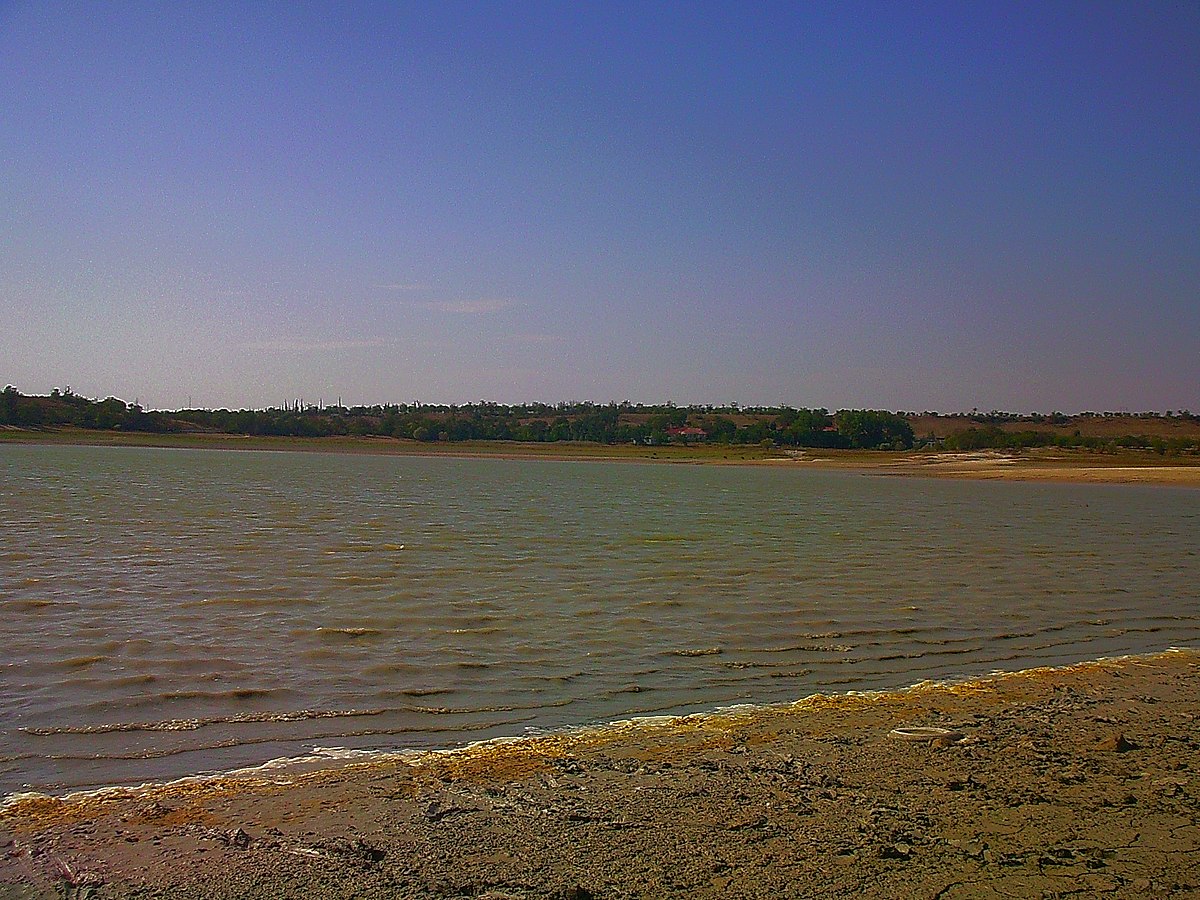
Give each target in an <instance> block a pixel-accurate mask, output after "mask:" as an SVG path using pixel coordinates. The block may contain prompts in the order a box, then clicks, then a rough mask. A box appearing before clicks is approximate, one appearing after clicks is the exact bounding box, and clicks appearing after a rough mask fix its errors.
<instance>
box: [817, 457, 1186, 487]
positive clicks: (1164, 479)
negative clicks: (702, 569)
mask: <svg viewBox="0 0 1200 900" xmlns="http://www.w3.org/2000/svg"><path fill="white" fill-rule="evenodd" d="M794 461H795V462H796V463H798V464H807V465H809V466H811V467H813V468H820V469H847V470H854V471H861V472H866V473H870V474H876V475H891V476H897V477H924V478H968V479H977V480H1000V481H1056V482H1067V483H1073V484H1157V485H1169V486H1175V487H1192V488H1196V487H1200V464H1198V463H1197V461H1195V460H1190V459H1182V458H1180V459H1175V460H1174V461H1172V462H1171V463H1170V464H1166V463H1164V462H1163V461H1162V460H1161V458H1156V457H1154V456H1153V455H1151V454H1149V453H1129V454H1121V455H1116V456H1106V455H1104V454H1098V453H1081V452H1071V451H1066V452H1064V451H1027V452H1025V453H1004V452H1000V451H992V450H983V451H977V452H970V453H922V452H916V453H903V454H900V453H879V454H875V453H871V452H870V451H851V452H848V453H843V454H840V455H832V454H816V455H809V454H803V453H797V454H795V455H794Z"/></svg>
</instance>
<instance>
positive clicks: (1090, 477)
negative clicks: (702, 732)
mask: <svg viewBox="0 0 1200 900" xmlns="http://www.w3.org/2000/svg"><path fill="white" fill-rule="evenodd" d="M4 444H47V445H70V446H102V447H147V448H158V449H191V450H240V451H247V450H250V451H275V452H301V453H350V454H367V455H372V456H419V457H427V458H438V457H441V458H446V459H510V460H537V459H540V460H555V461H569V462H582V461H591V462H640V463H664V464H669V463H675V464H686V465H733V466H770V467H784V468H812V469H836V470H843V471H853V472H859V473H862V474H866V475H886V476H895V477H923V478H971V479H983V480H993V479H999V480H1008V481H1058V482H1074V483H1080V484H1159V485H1170V486H1175V487H1193V488H1200V458H1197V457H1190V456H1179V457H1164V456H1160V455H1158V454H1154V453H1151V452H1148V451H1125V452H1122V453H1119V454H1107V453H1093V452H1088V451H1079V450H1050V449H1037V450H1027V451H1024V452H1020V453H1013V452H1003V451H996V450H981V451H973V452H961V453H949V452H929V451H924V450H917V451H904V452H897V451H875V450H789V449H782V448H777V447H776V448H763V447H759V446H743V445H735V446H728V445H719V444H692V445H686V446H680V445H671V446H656V447H646V446H637V445H633V444H612V445H609V444H587V443H533V444H529V443H525V444H522V443H517V442H513V441H464V442H462V443H453V444H451V443H445V444H438V443H433V444H430V443H417V442H415V441H401V440H395V439H393V438H356V437H327V438H291V437H247V436H245V435H221V434H141V433H123V432H112V431H87V430H83V429H78V428H55V429H45V430H37V431H34V430H25V429H14V428H11V427H9V428H0V446H3V445H4Z"/></svg>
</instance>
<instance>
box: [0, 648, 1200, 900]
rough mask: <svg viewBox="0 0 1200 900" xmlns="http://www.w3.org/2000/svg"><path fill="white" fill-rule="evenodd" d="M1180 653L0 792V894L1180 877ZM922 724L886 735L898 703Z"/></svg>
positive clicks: (1184, 887)
mask: <svg viewBox="0 0 1200 900" xmlns="http://www.w3.org/2000/svg"><path fill="white" fill-rule="evenodd" d="M1198 689H1200V654H1197V653H1196V652H1193V651H1173V652H1168V653H1164V654H1158V655H1153V656H1144V657H1127V658H1124V659H1121V660H1111V661H1099V662H1093V663H1085V664H1081V665H1077V666H1073V667H1068V668H1063V669H1034V670H1029V671H1027V672H1024V673H1019V674H1014V675H1003V676H992V677H986V678H980V679H976V680H972V681H968V682H963V683H960V684H956V685H933V684H923V685H918V686H916V687H913V688H910V689H907V690H904V691H898V692H891V693H883V694H867V695H849V696H833V697H820V696H818V697H813V698H809V699H807V700H804V701H800V702H798V703H796V704H791V705H787V706H782V707H771V708H765V709H764V708H750V709H743V710H734V711H728V712H725V713H722V714H716V715H710V716H689V717H683V718H675V719H668V720H662V721H658V722H654V723H629V724H625V725H618V726H614V727H607V728H601V729H582V730H575V731H571V732H564V733H559V734H552V735H546V736H541V737H534V738H524V739H520V740H516V741H511V742H499V743H491V744H486V745H480V746H476V747H471V748H465V749H462V750H459V751H455V752H448V753H447V752H443V753H424V754H412V755H406V756H392V757H387V758H382V759H374V760H369V761H354V760H350V761H347V762H346V763H345V764H343V765H341V766H340V767H335V768H325V769H320V770H316V771H307V772H304V771H287V770H272V771H266V772H259V773H257V774H255V775H243V776H239V777H225V778H217V779H208V780H199V781H190V782H188V781H184V782H176V783H172V784H169V785H163V786H159V787H147V788H142V789H138V790H114V791H109V792H107V793H101V794H87V795H75V796H72V797H68V798H66V799H54V798H48V797H42V796H33V797H26V798H24V799H17V800H15V801H10V802H9V803H8V804H7V806H6V807H5V808H4V810H3V812H0V850H2V855H0V896H5V897H21V898H42V897H46V898H49V897H63V896H70V897H81V898H82V897H91V898H96V900H100V898H110V897H112V898H116V897H139V898H147V897H164V898H165V897H172V898H200V897H214V898H215V897H262V898H267V897H270V898H280V897H298V898H299V897H367V898H375V897H380V898H382V897H454V896H476V897H490V898H493V900H497V898H504V897H556V898H568V897H570V898H584V897H613V898H618V897H779V896H831V897H839V896H846V897H849V896H862V895H868V896H877V897H941V898H952V897H1001V896H1006V897H1011V896H1020V897H1040V896H1065V895H1067V894H1073V895H1076V896H1078V895H1081V894H1080V892H1082V895H1087V896H1105V895H1108V896H1121V897H1126V896H1146V897H1162V896H1169V895H1187V894H1189V893H1191V892H1194V891H1198V890H1200V783H1198V782H1197V781H1196V780H1195V777H1194V773H1195V772H1196V771H1197V769H1198V767H1200V728H1197V724H1196V720H1197V716H1200V691H1198ZM931 726H933V727H939V728H945V729H948V730H950V731H952V732H954V733H955V734H956V735H961V739H958V740H956V739H955V735H950V736H949V737H947V738H943V739H941V740H934V741H929V740H909V739H904V738H903V737H901V736H895V735H893V734H892V733H891V732H892V731H893V729H896V728H900V727H931Z"/></svg>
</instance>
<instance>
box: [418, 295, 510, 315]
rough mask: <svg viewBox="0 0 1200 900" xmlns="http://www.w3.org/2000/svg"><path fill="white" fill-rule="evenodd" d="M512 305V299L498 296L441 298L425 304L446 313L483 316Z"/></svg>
mask: <svg viewBox="0 0 1200 900" xmlns="http://www.w3.org/2000/svg"><path fill="white" fill-rule="evenodd" d="M512 305H513V304H512V301H511V300H501V299H498V298H484V299H480V300H439V301H436V302H434V303H427V304H425V306H427V307H429V309H435V310H437V311H438V312H444V313H454V314H455V315H460V316H482V315H486V314H488V313H494V312H500V310H502V309H507V308H508V307H510V306H512Z"/></svg>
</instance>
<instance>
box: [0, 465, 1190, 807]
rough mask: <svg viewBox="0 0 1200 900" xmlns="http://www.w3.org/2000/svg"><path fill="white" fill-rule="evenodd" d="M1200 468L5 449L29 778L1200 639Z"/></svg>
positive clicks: (8, 599)
mask: <svg viewBox="0 0 1200 900" xmlns="http://www.w3.org/2000/svg"><path fill="white" fill-rule="evenodd" d="M1197 548H1200V492H1195V491H1188V490H1184V489H1171V488H1161V487H1155V488H1148V487H1137V486H1095V485H1089V486H1071V485H1050V484H1015V483H1012V484H1003V483H993V482H961V481H934V480H924V479H888V478H880V477H873V476H866V475H860V474H850V473H839V472H815V471H802V470H797V469H792V468H788V469H782V468H749V467H711V466H669V465H656V464H637V463H603V462H554V461H542V460H539V461H511V460H454V459H425V458H415V457H387V456H350V455H333V454H329V455H326V454H308V453H267V452H246V453H240V452H229V451H224V452H222V451H191V450H148V449H132V448H101V447H35V446H2V447H0V610H2V611H3V615H2V616H0V648H2V649H0V652H2V654H3V656H2V657H0V792H2V791H12V790H18V789H22V788H23V787H27V786H32V787H38V788H44V789H52V790H60V789H63V788H66V787H77V786H91V785H97V784H106V783H119V782H137V781H144V780H147V779H158V778H167V777H172V776H177V775H183V774H187V773H190V772H198V771H206V770H215V769H227V768H233V767H236V766H241V765H247V764H253V763H257V762H261V761H263V760H266V759H270V758H274V757H279V756H286V755H294V754H299V753H303V752H305V751H307V750H309V749H311V748H312V747H314V746H321V747H330V746H337V747H348V748H353V747H379V748H393V747H432V746H445V745H450V744H454V743H459V742H463V741H466V740H473V739H478V738H483V737H489V736H495V735H501V734H521V733H524V732H526V731H528V730H530V729H542V728H552V727H558V726H563V725H568V724H584V723H590V722H598V721H606V720H611V719H615V718H621V717H625V716H628V715H637V714H648V713H659V712H684V711H695V710H703V709H711V708H713V707H717V706H720V705H724V704H729V703H737V702H754V703H769V702H776V701H783V700H790V699H794V698H797V697H800V696H804V695H806V694H809V693H812V692H814V691H830V690H834V691H838V690H847V689H858V688H878V687H890V686H900V685H904V684H908V683H911V682H913V681H917V680H920V679H923V678H938V677H946V676H952V675H957V674H967V673H979V672H985V671H989V670H992V669H997V668H1011V669H1016V668H1024V667H1026V666H1029V665H1036V664H1041V663H1062V662H1070V661H1076V660H1081V659H1086V658H1092V657H1098V656H1104V655H1110V654H1117V653H1128V652H1144V651H1149V650H1156V649H1162V648H1165V647H1168V646H1172V645H1188V646H1194V645H1196V644H1197V643H1200V641H1198V640H1197V637H1198V634H1200V611H1198V606H1197V600H1198V596H1200V594H1198V590H1197V585H1198V584H1200V578H1198V576H1200V557H1198V555H1197Z"/></svg>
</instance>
